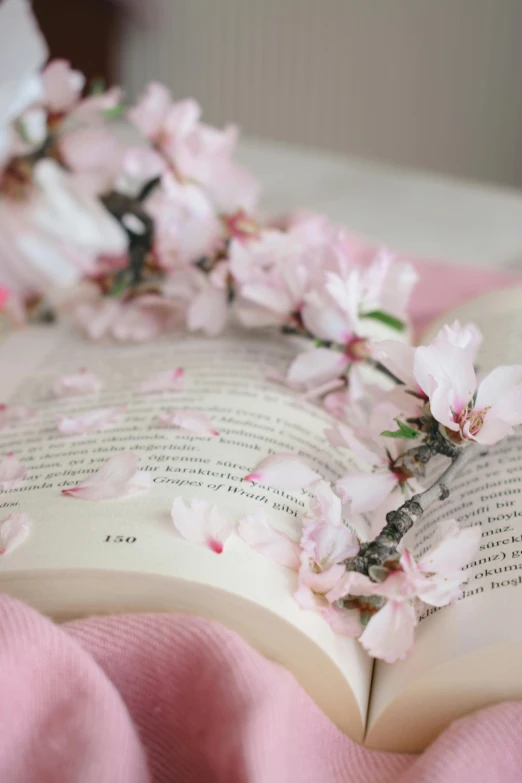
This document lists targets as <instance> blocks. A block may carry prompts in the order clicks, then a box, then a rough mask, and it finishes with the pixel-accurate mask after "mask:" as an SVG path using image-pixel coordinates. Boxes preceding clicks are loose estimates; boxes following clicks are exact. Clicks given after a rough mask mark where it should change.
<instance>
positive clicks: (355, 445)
mask: <svg viewBox="0 0 522 783" xmlns="http://www.w3.org/2000/svg"><path fill="white" fill-rule="evenodd" d="M324 434H325V435H326V438H327V439H328V441H329V443H331V444H332V446H340V447H341V448H344V449H350V450H351V451H353V452H354V454H356V455H357V456H358V457H360V458H361V459H362V460H363V462H365V463H366V464H367V465H371V466H377V465H383V464H384V463H385V462H386V459H385V457H381V456H379V455H378V454H376V452H375V451H374V450H373V449H370V448H368V447H367V446H365V445H364V443H361V441H360V440H359V439H358V438H356V436H355V434H354V433H353V431H352V430H351V429H350V427H347V426H346V425H345V424H336V425H335V426H334V427H329V428H328V429H326V430H325V431H324Z"/></svg>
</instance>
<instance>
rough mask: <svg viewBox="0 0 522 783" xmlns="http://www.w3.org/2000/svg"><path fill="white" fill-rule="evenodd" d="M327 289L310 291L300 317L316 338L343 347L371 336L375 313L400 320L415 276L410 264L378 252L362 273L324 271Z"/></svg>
mask: <svg viewBox="0 0 522 783" xmlns="http://www.w3.org/2000/svg"><path fill="white" fill-rule="evenodd" d="M326 280H327V282H326V290H325V292H324V293H319V292H318V291H317V290H314V291H312V292H311V293H310V294H309V296H308V297H307V298H306V303H305V306H304V307H303V311H302V317H303V321H304V323H305V325H306V326H307V327H308V329H309V330H310V331H311V332H312V334H314V335H315V336H317V337H319V338H321V339H325V340H333V341H334V342H336V343H338V344H341V345H346V346H347V350H348V351H349V349H350V342H351V341H352V340H353V339H354V338H361V337H368V336H374V332H375V329H376V325H375V321H374V320H373V319H372V318H371V317H370V316H371V315H372V314H373V313H375V312H379V311H380V312H385V313H387V314H388V315H392V316H394V317H396V318H398V319H399V320H401V321H404V320H405V308H406V304H407V302H408V299H409V296H410V294H411V291H412V289H413V286H414V285H415V283H416V280H417V276H416V273H415V272H414V270H413V268H412V267H411V266H410V265H409V264H402V263H399V262H397V261H394V259H393V257H392V256H391V255H390V254H389V253H388V252H387V251H384V250H382V251H380V252H379V253H378V254H377V255H376V257H375V259H374V260H373V261H372V263H371V264H370V266H369V267H368V268H367V269H365V270H364V271H362V270H360V269H358V268H349V269H348V270H341V271H340V272H339V273H335V272H327V275H326Z"/></svg>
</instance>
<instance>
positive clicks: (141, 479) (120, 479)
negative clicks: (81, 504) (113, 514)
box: [62, 451, 151, 500]
mask: <svg viewBox="0 0 522 783" xmlns="http://www.w3.org/2000/svg"><path fill="white" fill-rule="evenodd" d="M150 485H151V476H150V473H147V472H146V471H144V470H139V468H138V456H137V454H133V453H132V452H130V451H123V452H122V453H121V454H115V455H114V457H111V458H110V459H108V460H107V462H105V463H104V464H103V465H102V466H101V468H100V469H99V470H98V471H97V472H96V473H94V474H93V475H92V476H90V477H89V478H88V479H87V480H86V481H85V483H84V484H79V485H78V486H76V487H72V488H70V489H62V495H65V496H66V497H70V498H79V499H81V500H116V499H118V498H122V497H127V496H129V495H135V494H136V493H138V492H144V491H146V490H148V489H150Z"/></svg>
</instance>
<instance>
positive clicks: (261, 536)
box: [237, 511, 301, 571]
mask: <svg viewBox="0 0 522 783" xmlns="http://www.w3.org/2000/svg"><path fill="white" fill-rule="evenodd" d="M237 532H238V533H239V535H240V537H241V538H242V539H243V541H245V542H246V543H247V544H248V545H249V546H251V547H252V549H255V550H256V552H259V553H260V554H262V555H264V556H265V557H267V558H268V559H269V560H272V562H274V563H277V564H278V565H282V566H285V567H286V568H292V569H294V570H296V571H297V569H298V568H299V565H300V562H301V561H300V559H299V558H300V549H299V544H297V543H296V542H295V541H292V539H291V538H289V537H288V536H287V535H286V534H285V533H282V532H281V531H280V530H275V529H274V528H273V527H272V526H271V525H270V524H269V522H268V520H267V518H266V516H265V515H264V513H263V512H262V511H258V512H257V513H256V514H252V515H251V516H248V517H244V518H243V519H241V520H240V522H239V527H238V531H237Z"/></svg>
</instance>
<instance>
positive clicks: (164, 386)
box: [140, 367, 185, 394]
mask: <svg viewBox="0 0 522 783" xmlns="http://www.w3.org/2000/svg"><path fill="white" fill-rule="evenodd" d="M184 373H185V371H184V369H183V367H177V368H176V369H175V370H167V372H159V373H156V374H155V375H152V376H151V377H150V378H148V379H147V380H146V381H143V383H142V384H141V386H140V392H141V393H142V394H151V393H155V392H169V391H180V389H182V388H183V375H184Z"/></svg>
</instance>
